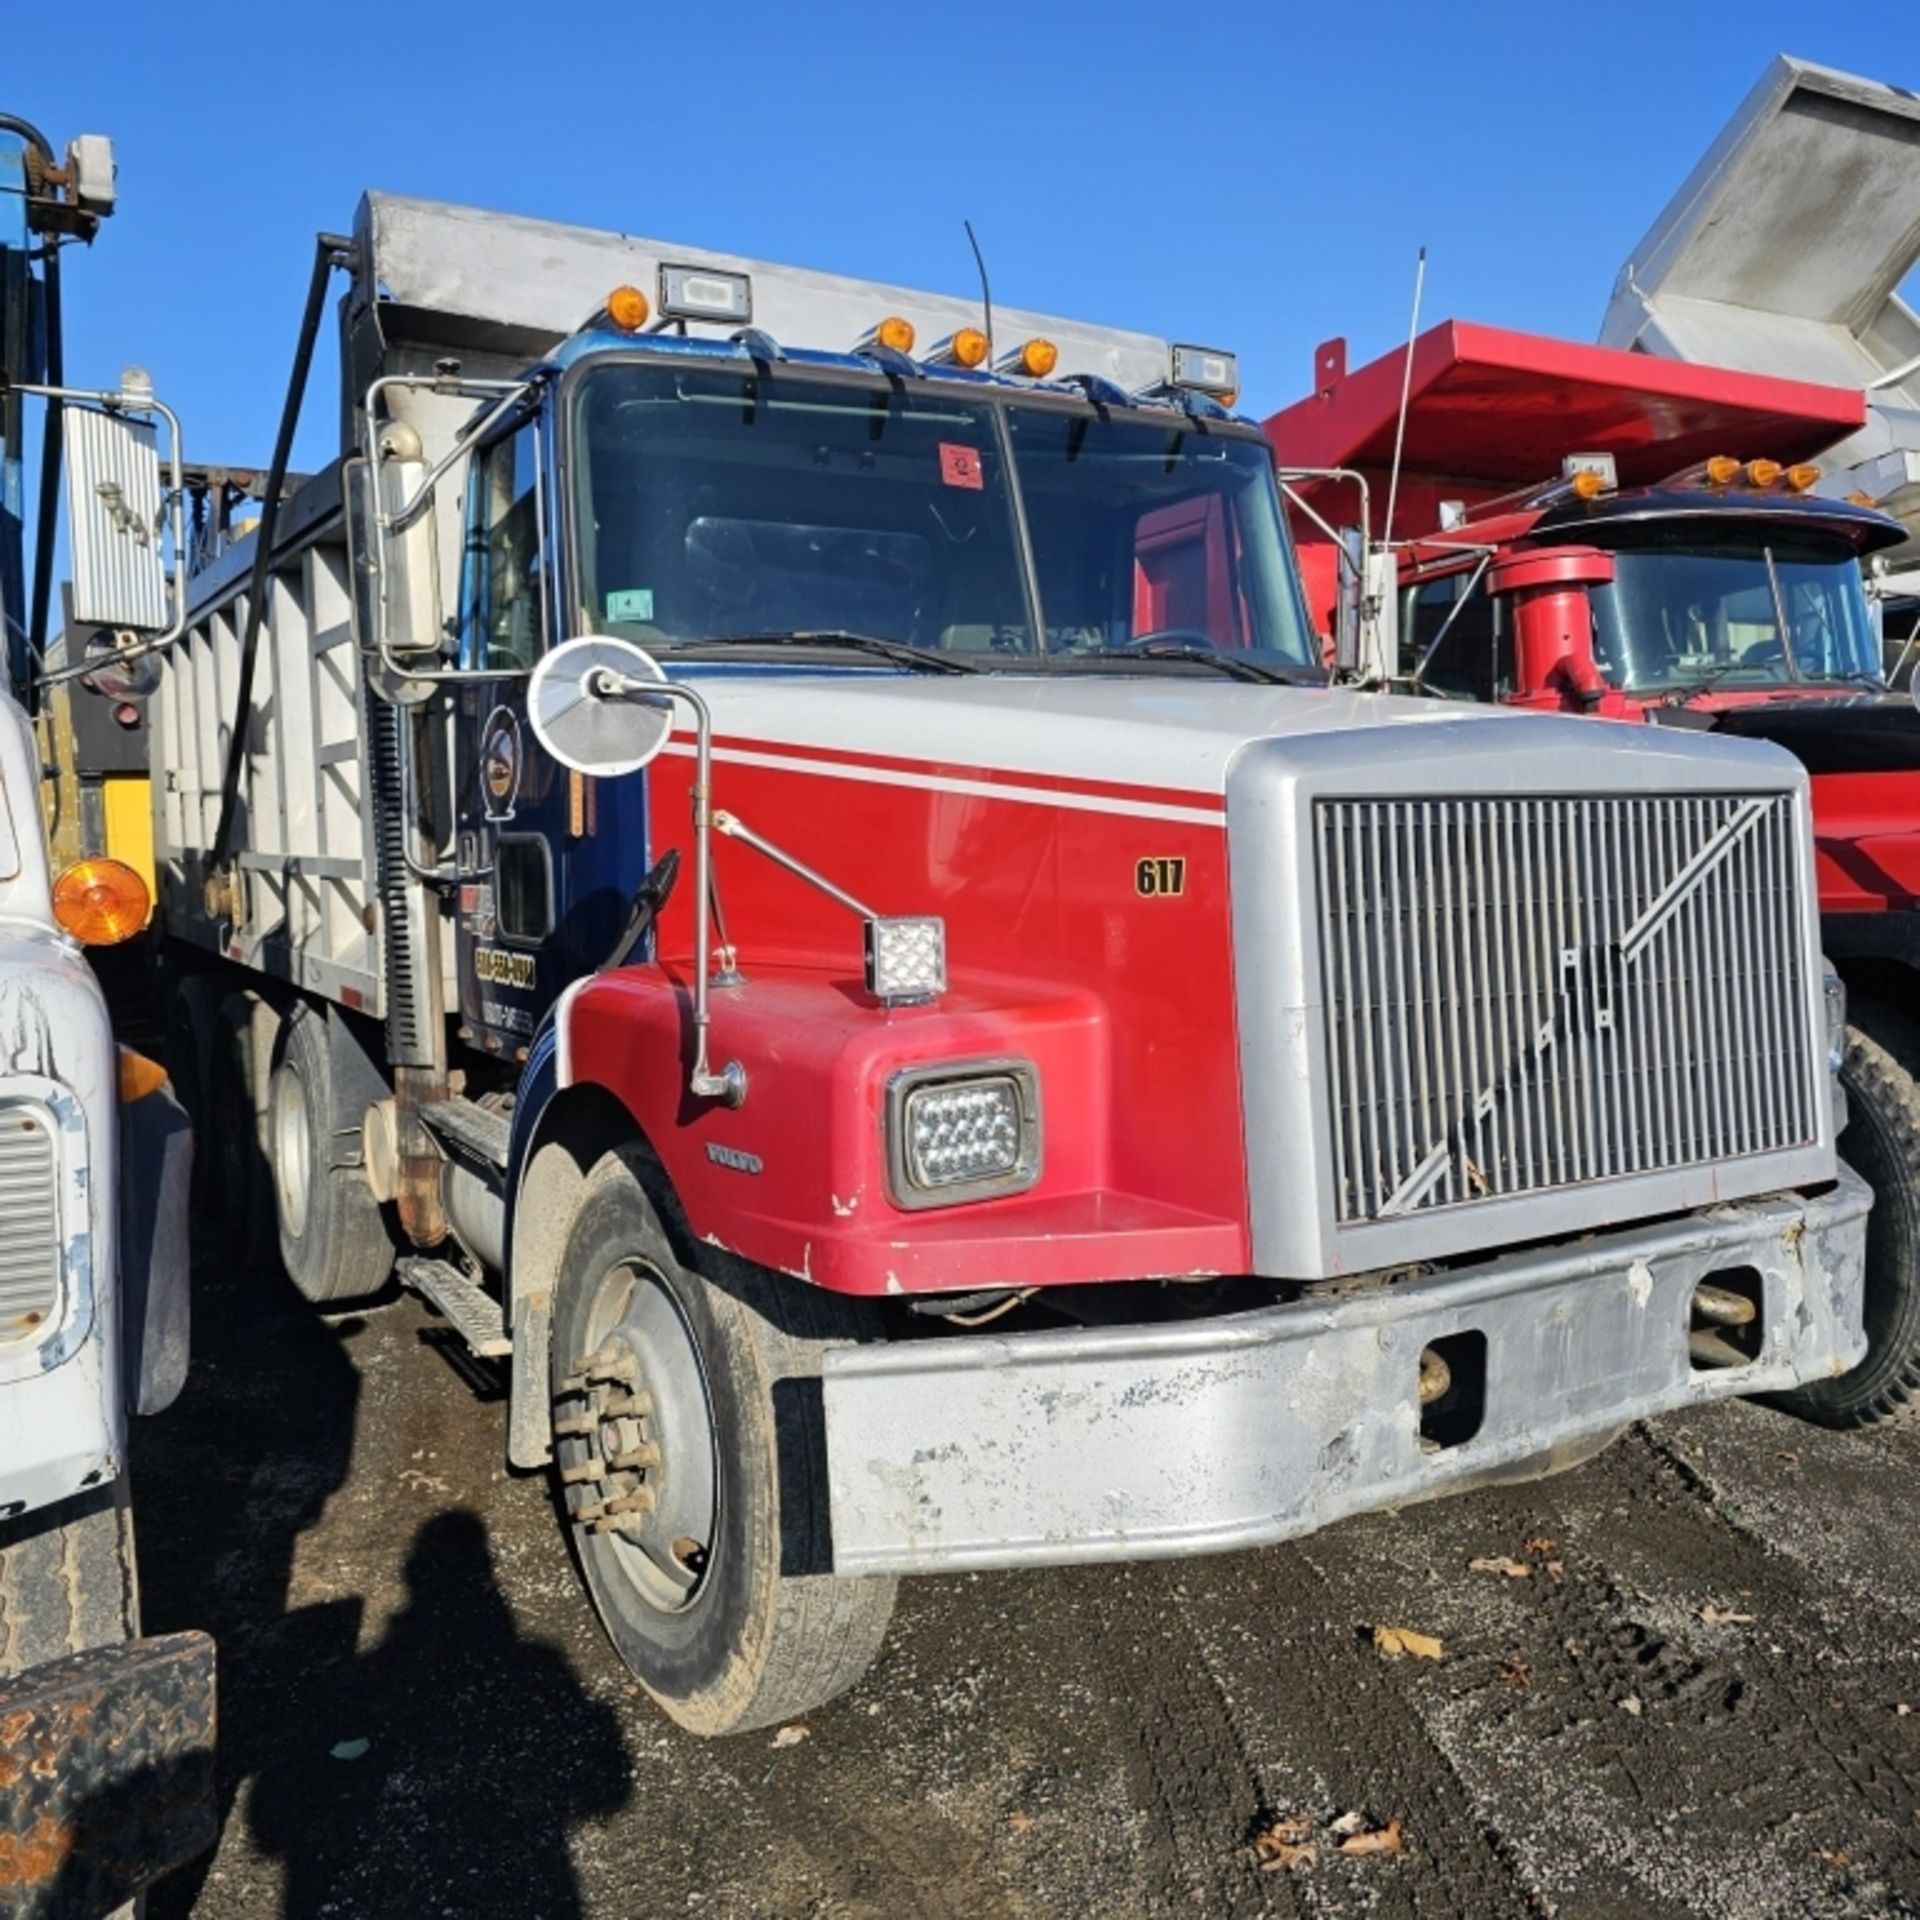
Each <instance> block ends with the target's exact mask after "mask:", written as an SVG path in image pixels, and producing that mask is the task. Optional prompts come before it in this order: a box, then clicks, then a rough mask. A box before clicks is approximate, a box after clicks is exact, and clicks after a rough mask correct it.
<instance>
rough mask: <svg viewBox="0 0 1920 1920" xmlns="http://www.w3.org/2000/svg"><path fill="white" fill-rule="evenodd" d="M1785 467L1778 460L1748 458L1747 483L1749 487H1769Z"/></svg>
mask: <svg viewBox="0 0 1920 1920" xmlns="http://www.w3.org/2000/svg"><path fill="white" fill-rule="evenodd" d="M1785 471H1786V469H1785V468H1784V467H1782V466H1781V464H1780V462H1779V461H1778V460H1749V461H1748V462H1747V485H1748V486H1750V487H1770V486H1772V485H1773V483H1774V482H1775V481H1776V480H1778V479H1779V478H1780V476H1781V474H1782V473H1784V472H1785Z"/></svg>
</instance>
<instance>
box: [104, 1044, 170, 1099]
mask: <svg viewBox="0 0 1920 1920" xmlns="http://www.w3.org/2000/svg"><path fill="white" fill-rule="evenodd" d="M116 1051H117V1052H118V1053H119V1055H120V1104H121V1105H122V1106H123V1107H130V1106H132V1105H133V1103H134V1102H135V1101H136V1100H144V1099H145V1098H146V1097H147V1095H148V1094H150V1093H153V1092H155V1091H156V1090H157V1089H158V1088H161V1087H164V1086H165V1085H166V1084H167V1070H166V1068H165V1067H163V1066H162V1065H161V1064H160V1062H159V1061H158V1060H149V1059H148V1058H147V1056H146V1055H145V1054H144V1053H135V1052H134V1050H133V1049H132V1048H131V1047H120V1048H118V1049H116Z"/></svg>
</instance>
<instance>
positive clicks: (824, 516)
mask: <svg viewBox="0 0 1920 1920" xmlns="http://www.w3.org/2000/svg"><path fill="white" fill-rule="evenodd" d="M573 421H574V440H573V461H574V480H573V487H574V499H575V524H576V529H577V535H576V537H577V540H578V551H579V569H578V578H579V582H580V594H579V598H580V600H581V603H582V604H581V606H580V607H579V609H578V613H579V617H580V618H581V619H582V620H583V621H585V622H586V623H587V624H586V627H585V630H587V631H600V632H611V633H617V634H622V635H625V636H627V637H630V638H633V639H635V640H638V641H639V642H640V643H641V644H642V645H645V646H649V647H667V648H670V647H672V646H675V645H677V644H687V643H697V642H700V641H703V640H719V639H724V638H727V637H729V636H739V635H743V634H770V633H794V632H801V633H826V632H835V631H839V632H851V633H858V634H865V635H869V636H872V637H874V638H876V639H881V640H887V641H893V642H897V643H901V644H904V645H908V646H912V647H916V648H921V649H926V650H932V651H939V652H945V653H955V654H959V655H962V656H965V657H966V659H967V662H968V664H970V665H973V666H977V667H987V668H992V667H996V666H1008V667H1022V666H1025V667H1031V666H1033V665H1035V664H1038V661H1039V658H1040V656H1047V657H1049V658H1052V659H1056V660H1057V659H1059V658H1061V657H1063V656H1064V657H1068V658H1070V657H1072V656H1075V655H1088V654H1110V653H1118V652H1125V651H1126V650H1127V649H1128V648H1130V647H1135V646H1140V645H1142V643H1145V646H1146V647H1147V649H1149V650H1151V649H1152V648H1153V647H1154V646H1156V645H1162V644H1170V645H1189V646H1193V647H1198V648H1202V649H1216V650H1219V651H1221V652H1232V653H1236V654H1240V655H1244V656H1245V657H1247V658H1249V659H1250V660H1253V661H1260V660H1263V659H1264V660H1267V661H1271V662H1274V663H1276V664H1281V665H1285V666H1288V667H1309V666H1314V665H1317V663H1318V652H1317V649H1315V648H1314V647H1313V646H1312V645H1311V642H1310V640H1309V637H1308V630H1307V623H1306V619H1305V614H1304V610H1303V607H1302V604H1301V601H1300V598H1299V593H1298V588H1297V583H1296V577H1295V574H1294V571H1293V566H1292V560H1291V553H1290V550H1289V547H1288V544H1287V537H1286V532H1285V527H1284V523H1283V521H1282V518H1281V512H1280V504H1279V498H1278V493H1277V489H1276V488H1275V485H1274V481H1273V473H1272V462H1271V455H1270V453H1269V450H1268V447H1267V444H1266V442H1265V441H1264V440H1263V439H1262V438H1260V437H1259V436H1258V435H1257V434H1255V433H1252V432H1245V433H1243V432H1241V431H1240V430H1238V429H1225V430H1223V429H1222V428H1221V427H1220V426H1218V425H1217V424H1213V425H1211V426H1210V428H1209V430H1205V431H1202V430H1199V429H1198V427H1197V426H1196V423H1194V422H1192V421H1190V420H1187V419H1185V418H1184V417H1171V418H1167V419H1161V418H1158V417H1152V416H1147V415H1142V414H1128V415H1122V414H1118V413H1114V414H1111V415H1108V416H1105V417H1103V416H1101V415H1099V414H1096V413H1095V411H1094V410H1093V409H1092V408H1091V407H1075V406H1072V405H1065V406H1048V405H1043V404H1031V403H1023V402H1022V401H1021V400H1019V399H1018V398H1017V397H1016V398H1014V399H1009V398H1007V397H1005V396H1003V395H999V394H995V393H991V392H989V391H987V390H984V389H982V390H978V391H977V392H976V391H969V390H965V389H959V388H955V389H945V390H943V389H935V388H930V387H929V388H922V387H903V386H901V385H898V384H893V383H889V384H888V385H885V386H882V385H877V384H870V383H867V382H865V381H850V380H845V379H839V380H835V379H831V378H821V377H817V376H810V375H808V374H806V373H804V372H798V371H796V372H791V373H790V372H787V371H784V370H782V371H780V372H777V373H775V374H772V375H767V374H752V373H742V372H738V371H735V370H732V369H711V368H707V367H677V366H663V365H658V364H646V363H628V364H614V365H602V366H598V367H594V368H592V369H591V370H589V371H588V372H587V373H586V374H585V376H584V377H583V379H582V381H581V384H580V389H579V395H578V398H577V401H576V404H575V409H574V415H573ZM1023 520H1024V529H1025V534H1026V548H1027V550H1030V552H1031V554H1032V562H1033V564H1032V569H1031V573H1029V570H1028V568H1027V566H1026V564H1025V560H1024V557H1023V546H1022V538H1021V535H1022V525H1023Z"/></svg>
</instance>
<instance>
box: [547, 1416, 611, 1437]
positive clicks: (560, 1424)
mask: <svg viewBox="0 0 1920 1920" xmlns="http://www.w3.org/2000/svg"><path fill="white" fill-rule="evenodd" d="M599 1424H600V1423H599V1421H598V1420H596V1419H595V1418H594V1417H593V1415H592V1414H590V1413H576V1414H570V1415H569V1416H568V1417H567V1418H566V1419H564V1420H556V1421H555V1422H554V1423H553V1433H554V1438H555V1439H556V1440H579V1439H584V1438H585V1437H586V1436H587V1435H588V1434H590V1433H591V1432H592V1431H593V1430H594V1428H595V1427H597V1426H598V1425H599Z"/></svg>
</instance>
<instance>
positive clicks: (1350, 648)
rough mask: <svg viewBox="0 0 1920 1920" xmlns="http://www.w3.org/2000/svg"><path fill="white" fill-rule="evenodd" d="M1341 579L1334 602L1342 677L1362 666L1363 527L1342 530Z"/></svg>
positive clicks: (1336, 653) (1335, 658)
mask: <svg viewBox="0 0 1920 1920" xmlns="http://www.w3.org/2000/svg"><path fill="white" fill-rule="evenodd" d="M1338 572H1339V578H1338V582H1337V587H1336V592H1335V597H1334V603H1333V665H1334V671H1335V672H1336V673H1338V674H1340V675H1341V676H1342V677H1343V678H1345V677H1351V676H1352V675H1353V674H1354V673H1355V671H1356V670H1357V669H1358V668H1359V665H1360V607H1361V602H1362V601H1363V600H1364V599H1365V597H1366V581H1367V536H1366V532H1365V530H1364V529H1363V528H1360V527H1342V528H1341V529H1340V559H1339V568H1338Z"/></svg>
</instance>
